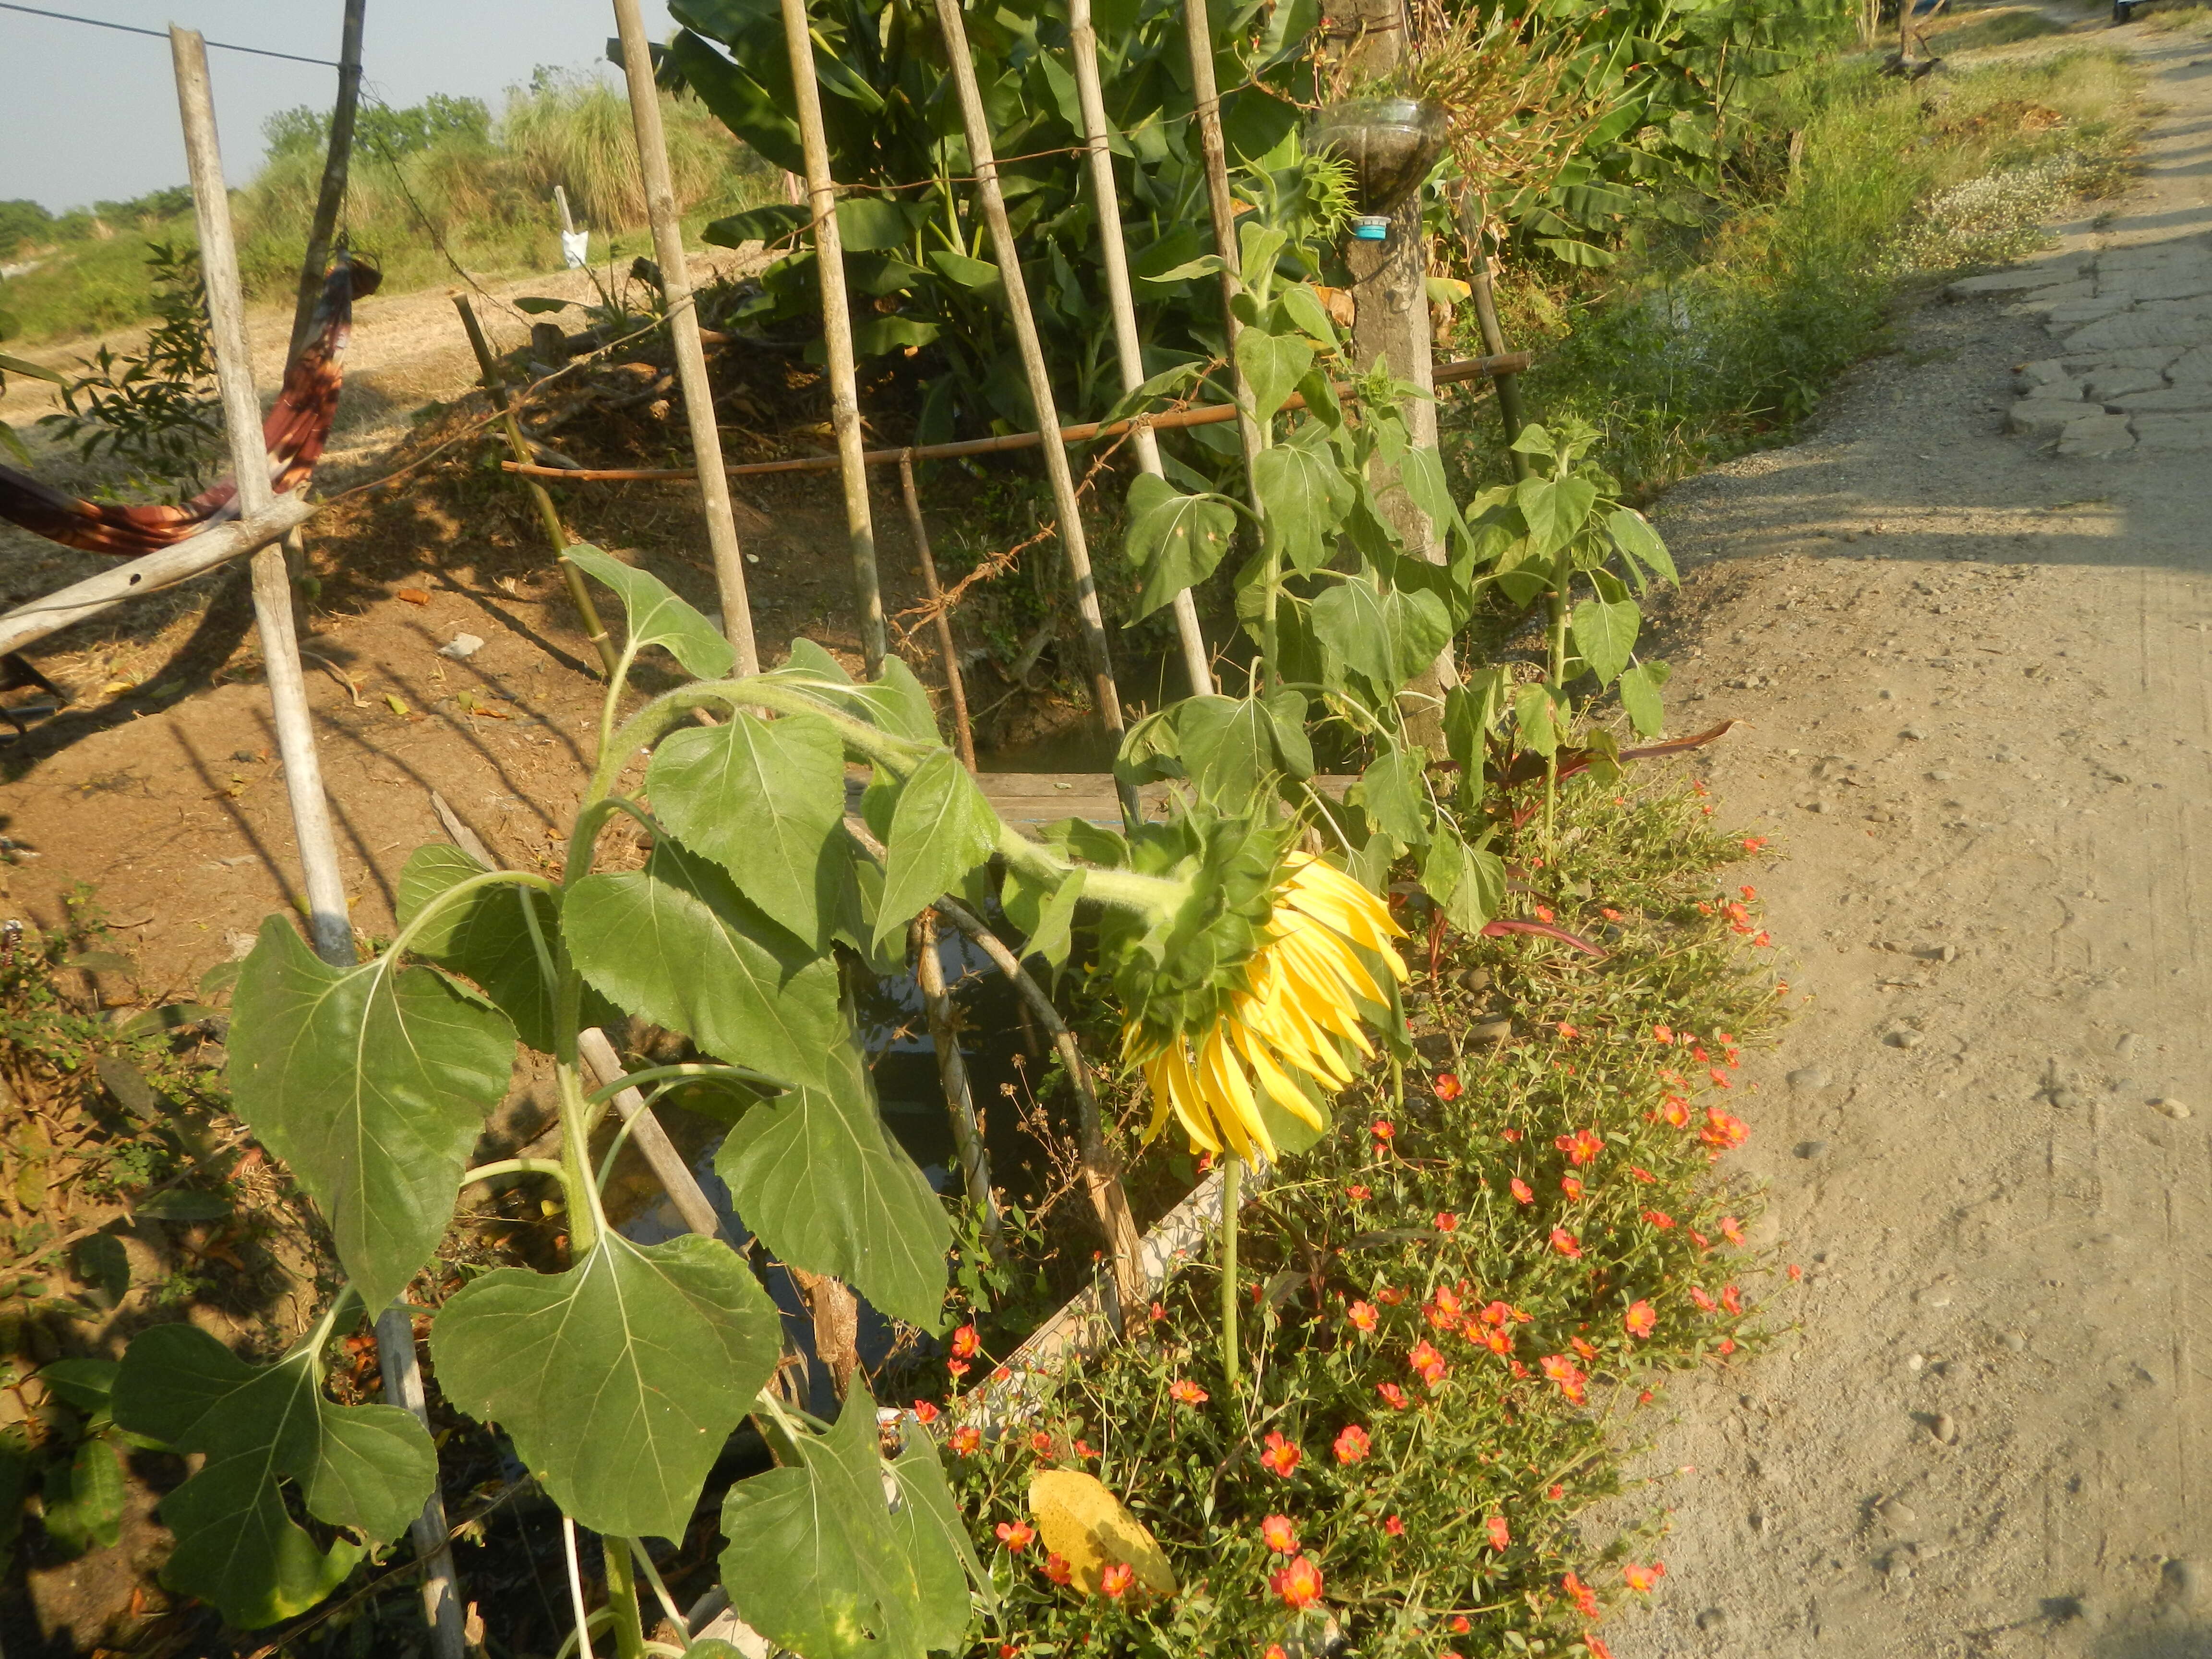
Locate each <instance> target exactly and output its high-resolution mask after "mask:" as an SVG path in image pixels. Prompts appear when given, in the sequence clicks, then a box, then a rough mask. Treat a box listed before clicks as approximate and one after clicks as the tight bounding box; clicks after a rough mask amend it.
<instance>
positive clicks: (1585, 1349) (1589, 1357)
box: [1567, 1336, 1597, 1364]
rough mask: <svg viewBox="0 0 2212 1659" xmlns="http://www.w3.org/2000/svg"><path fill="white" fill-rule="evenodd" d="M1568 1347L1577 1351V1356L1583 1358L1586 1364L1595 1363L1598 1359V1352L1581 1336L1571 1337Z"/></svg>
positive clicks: (1568, 1340)
mask: <svg viewBox="0 0 2212 1659" xmlns="http://www.w3.org/2000/svg"><path fill="white" fill-rule="evenodd" d="M1567 1346H1569V1347H1571V1348H1572V1349H1573V1350H1574V1351H1575V1352H1576V1354H1577V1355H1578V1356H1579V1357H1580V1358H1581V1359H1582V1360H1583V1363H1584V1364H1594V1363H1595V1361H1596V1359H1597V1350H1596V1349H1595V1348H1593V1347H1592V1346H1590V1345H1589V1343H1587V1342H1585V1341H1583V1340H1582V1338H1580V1337H1579V1336H1571V1337H1569V1338H1568V1339H1567Z"/></svg>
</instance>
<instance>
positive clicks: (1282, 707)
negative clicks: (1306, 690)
mask: <svg viewBox="0 0 2212 1659" xmlns="http://www.w3.org/2000/svg"><path fill="white" fill-rule="evenodd" d="M1174 712H1175V727H1176V746H1177V750H1178V752H1179V754H1180V755H1181V757H1182V764H1183V770H1184V772H1185V774H1186V775H1188V777H1189V779H1190V781H1191V787H1193V788H1194V789H1195V790H1196V791H1197V792H1198V796H1199V799H1200V800H1202V801H1205V802H1206V803H1207V804H1208V805H1212V806H1215V807H1218V808H1219V809H1220V810H1221V811H1224V812H1226V813H1228V814H1230V815H1231V816H1232V817H1234V816H1241V815H1243V814H1244V813H1246V812H1249V811H1252V810H1253V807H1254V805H1255V803H1256V802H1257V801H1258V800H1259V799H1260V798H1261V795H1263V794H1264V793H1267V791H1268V790H1269V789H1270V788H1272V787H1273V782H1274V781H1275V780H1277V779H1279V778H1283V777H1291V778H1305V777H1310V776H1312V775H1313V748H1312V745H1311V744H1310V743H1309V742H1308V740H1307V738H1306V735H1305V699H1304V696H1301V695H1300V694H1299V693H1297V692H1296V691H1279V692H1276V693H1275V694H1273V696H1270V697H1220V696H1213V697H1186V698H1185V699H1184V700H1183V701H1182V702H1179V703H1177V704H1176V707H1175V711H1174Z"/></svg>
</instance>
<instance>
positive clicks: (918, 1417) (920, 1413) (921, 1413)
mask: <svg viewBox="0 0 2212 1659" xmlns="http://www.w3.org/2000/svg"><path fill="white" fill-rule="evenodd" d="M914 1415H915V1421H917V1422H919V1423H921V1424H923V1425H928V1424H931V1423H934V1422H935V1421H937V1407H934V1406H933V1405H931V1404H930V1403H929V1401H927V1400H917V1401H915V1402H914Z"/></svg>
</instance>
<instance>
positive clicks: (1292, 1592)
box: [1267, 1555, 1321, 1613]
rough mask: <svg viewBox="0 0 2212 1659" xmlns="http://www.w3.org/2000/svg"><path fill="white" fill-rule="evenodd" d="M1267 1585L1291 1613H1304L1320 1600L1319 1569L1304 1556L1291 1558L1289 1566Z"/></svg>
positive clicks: (1269, 1580)
mask: <svg viewBox="0 0 2212 1659" xmlns="http://www.w3.org/2000/svg"><path fill="white" fill-rule="evenodd" d="M1267 1583H1268V1585H1269V1586H1270V1587H1271V1588H1272V1589H1273V1590H1274V1592H1275V1594H1276V1595H1279V1596H1281V1597H1282V1598H1283V1605H1284V1606H1285V1607H1288V1608H1290V1609H1291V1612H1293V1613H1304V1611H1305V1610H1306V1609H1307V1608H1308V1607H1311V1606H1312V1605H1313V1604H1314V1603H1315V1602H1316V1601H1320V1600H1321V1569H1320V1568H1319V1567H1317V1566H1316V1565H1314V1564H1313V1562H1312V1560H1311V1559H1310V1558H1309V1557H1306V1556H1303V1555H1299V1556H1294V1557H1292V1558H1291V1563H1290V1565H1288V1566H1286V1567H1285V1568H1284V1569H1283V1570H1282V1571H1280V1572H1279V1573H1277V1574H1275V1576H1274V1577H1272V1578H1270V1579H1268V1581H1267Z"/></svg>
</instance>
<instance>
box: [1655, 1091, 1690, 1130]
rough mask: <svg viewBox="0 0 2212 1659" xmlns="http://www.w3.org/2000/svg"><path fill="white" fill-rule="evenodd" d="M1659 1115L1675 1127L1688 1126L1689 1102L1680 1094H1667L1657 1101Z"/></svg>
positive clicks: (1683, 1127)
mask: <svg viewBox="0 0 2212 1659" xmlns="http://www.w3.org/2000/svg"><path fill="white" fill-rule="evenodd" d="M1659 1115H1660V1116H1661V1117H1662V1119H1664V1120H1665V1121H1667V1122H1668V1123H1670V1124H1672V1125H1673V1126H1674V1127H1675V1128H1677V1129H1686V1128H1688V1127H1690V1103H1689V1102H1688V1101H1686V1100H1685V1099H1683V1098H1682V1097H1681V1096H1680V1095H1668V1096H1666V1097H1664V1098H1662V1100H1661V1101H1660V1103H1659Z"/></svg>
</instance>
